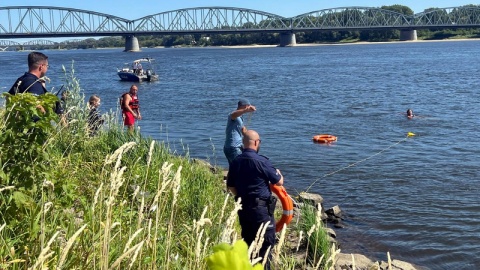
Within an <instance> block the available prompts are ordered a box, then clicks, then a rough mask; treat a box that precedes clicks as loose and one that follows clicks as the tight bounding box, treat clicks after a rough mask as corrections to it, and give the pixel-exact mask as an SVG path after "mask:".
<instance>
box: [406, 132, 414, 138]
mask: <svg viewBox="0 0 480 270" xmlns="http://www.w3.org/2000/svg"><path fill="white" fill-rule="evenodd" d="M407 136H408V137H413V136H415V133H413V132H408V133H407Z"/></svg>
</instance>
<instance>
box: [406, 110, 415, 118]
mask: <svg viewBox="0 0 480 270" xmlns="http://www.w3.org/2000/svg"><path fill="white" fill-rule="evenodd" d="M413 117H415V115H414V114H413V111H412V109H408V110H407V118H408V119H412V118H413Z"/></svg>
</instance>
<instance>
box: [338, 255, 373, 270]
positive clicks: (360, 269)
mask: <svg viewBox="0 0 480 270" xmlns="http://www.w3.org/2000/svg"><path fill="white" fill-rule="evenodd" d="M352 255H353V257H354V259H355V270H373V269H376V268H375V265H376V264H375V262H373V261H372V260H370V259H369V258H367V257H366V256H364V255H362V254H345V253H339V254H337V255H336V256H335V258H336V261H335V270H353V268H352V267H353V260H352ZM372 267H373V268H372Z"/></svg>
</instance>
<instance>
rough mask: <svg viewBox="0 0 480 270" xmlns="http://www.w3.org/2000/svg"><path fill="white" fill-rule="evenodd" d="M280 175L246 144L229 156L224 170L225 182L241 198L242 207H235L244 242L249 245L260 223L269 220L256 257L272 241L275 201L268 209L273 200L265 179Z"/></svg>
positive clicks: (272, 243) (272, 178) (261, 255)
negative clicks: (237, 152)
mask: <svg viewBox="0 0 480 270" xmlns="http://www.w3.org/2000/svg"><path fill="white" fill-rule="evenodd" d="M281 177H282V176H281V175H280V174H279V173H277V170H276V169H275V168H274V167H273V166H272V164H271V163H270V161H269V160H268V158H266V157H264V156H261V155H259V154H257V152H256V151H255V150H253V149H249V148H247V149H245V150H243V153H242V154H241V155H239V156H237V157H236V158H235V159H234V160H233V162H232V164H231V165H230V168H229V170H228V177H227V186H229V187H234V188H235V189H236V190H237V197H241V198H242V210H240V211H238V217H239V220H240V226H241V227H242V237H243V239H244V240H245V242H247V244H248V245H250V244H251V243H252V242H253V241H254V240H255V236H256V234H257V231H258V229H259V228H260V226H261V225H262V224H264V223H266V222H268V221H270V224H269V225H268V228H267V230H266V232H265V236H264V238H265V239H264V242H263V246H262V248H261V249H260V254H259V255H260V257H264V254H265V252H266V251H267V249H268V247H269V246H272V248H273V245H275V220H274V217H273V209H274V207H275V205H273V207H272V208H271V209H269V208H270V207H269V206H271V204H272V203H273V204H275V201H274V199H272V198H273V197H272V192H271V191H270V187H269V183H272V184H276V183H278V181H280V179H281Z"/></svg>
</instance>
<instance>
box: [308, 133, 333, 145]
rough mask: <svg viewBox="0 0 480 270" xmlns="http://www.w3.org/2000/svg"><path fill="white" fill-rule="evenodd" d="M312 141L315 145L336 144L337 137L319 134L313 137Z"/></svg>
mask: <svg viewBox="0 0 480 270" xmlns="http://www.w3.org/2000/svg"><path fill="white" fill-rule="evenodd" d="M312 140H313V141H314V142H317V143H331V142H336V141H337V137H336V136H333V135H330V134H320V135H315V136H313V138H312Z"/></svg>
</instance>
